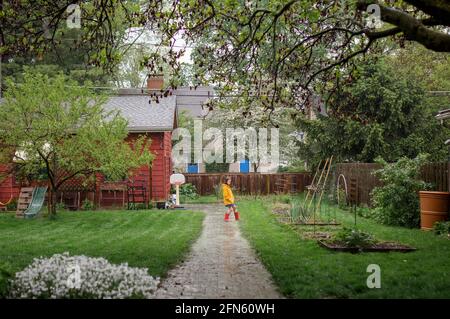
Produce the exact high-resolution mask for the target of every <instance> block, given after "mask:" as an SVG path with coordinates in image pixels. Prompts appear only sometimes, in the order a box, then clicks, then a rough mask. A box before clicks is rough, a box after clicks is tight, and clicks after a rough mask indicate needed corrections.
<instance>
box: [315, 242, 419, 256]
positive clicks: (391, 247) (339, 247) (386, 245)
mask: <svg viewBox="0 0 450 319" xmlns="http://www.w3.org/2000/svg"><path fill="white" fill-rule="evenodd" d="M318 243H319V245H320V246H322V247H325V248H327V249H329V250H334V251H343V252H352V253H358V252H390V251H395V252H404V253H406V252H411V251H415V250H416V248H414V247H411V246H408V245H403V244H399V243H396V242H388V241H384V242H378V243H375V244H373V245H372V246H369V247H347V246H345V245H344V244H343V243H341V242H338V241H330V240H319V241H318Z"/></svg>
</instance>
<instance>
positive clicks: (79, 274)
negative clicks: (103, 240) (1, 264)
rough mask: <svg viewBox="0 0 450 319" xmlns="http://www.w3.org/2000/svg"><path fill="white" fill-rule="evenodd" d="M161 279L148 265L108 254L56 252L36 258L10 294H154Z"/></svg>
mask: <svg viewBox="0 0 450 319" xmlns="http://www.w3.org/2000/svg"><path fill="white" fill-rule="evenodd" d="M158 283H159V278H153V277H152V276H150V275H149V274H148V272H147V269H146V268H136V267H129V266H128V264H126V263H124V264H120V265H114V264H111V263H109V262H108V261H107V260H106V259H105V258H93V257H87V256H83V255H81V256H70V255H69V253H63V254H56V255H53V256H52V257H50V258H42V257H41V258H36V259H34V261H33V262H32V263H31V264H30V265H29V266H27V267H26V268H25V269H24V270H22V271H20V272H18V273H16V275H15V278H14V279H12V281H11V286H10V290H9V297H10V298H53V299H59V298H93V299H97V298H105V299H124V298H152V296H153V294H154V292H155V290H156V288H157V286H158Z"/></svg>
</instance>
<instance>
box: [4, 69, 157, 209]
mask: <svg viewBox="0 0 450 319" xmlns="http://www.w3.org/2000/svg"><path fill="white" fill-rule="evenodd" d="M104 102H105V98H104V97H103V96H99V95H94V94H92V92H91V91H90V90H89V89H87V88H85V87H80V86H76V85H75V83H74V82H73V81H69V80H68V79H67V78H66V77H65V76H64V75H62V74H60V75H58V76H57V77H55V78H49V77H47V76H45V75H41V74H32V73H26V74H25V75H24V82H23V83H22V84H16V83H13V82H12V81H10V83H8V89H7V90H6V92H5V99H4V100H3V103H2V105H1V107H0V132H1V134H0V142H1V144H2V148H1V150H0V152H1V153H0V155H1V157H2V161H1V162H3V163H11V161H14V162H15V164H16V167H18V168H19V169H20V170H21V171H22V172H25V173H31V174H37V173H40V172H41V171H42V169H43V170H44V171H45V174H46V177H47V179H48V182H49V186H50V190H51V194H52V196H50V200H51V205H50V207H49V208H50V212H51V213H52V214H54V213H56V208H55V200H56V195H57V192H58V190H59V188H60V187H61V185H63V184H64V183H65V182H66V181H67V180H69V179H71V178H74V177H85V178H88V177H90V176H92V174H94V173H96V172H101V173H104V174H105V175H108V176H109V177H110V178H122V177H123V176H124V175H126V174H128V173H129V172H130V170H131V169H132V168H135V167H139V166H141V165H144V164H147V165H150V164H151V162H152V160H153V155H152V154H151V153H150V151H149V148H148V147H146V143H147V142H148V139H145V137H142V138H140V139H138V140H137V141H136V142H134V143H133V144H129V143H126V142H125V138H126V137H127V135H128V132H127V122H126V120H125V119H124V118H122V117H120V116H119V115H118V114H117V113H106V112H104V111H103V109H102V104H103V103H104Z"/></svg>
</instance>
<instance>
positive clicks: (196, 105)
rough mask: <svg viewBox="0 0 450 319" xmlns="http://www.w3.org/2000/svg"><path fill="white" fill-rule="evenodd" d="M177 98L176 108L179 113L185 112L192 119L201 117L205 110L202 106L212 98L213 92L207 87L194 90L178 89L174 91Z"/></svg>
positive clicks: (187, 88)
mask: <svg viewBox="0 0 450 319" xmlns="http://www.w3.org/2000/svg"><path fill="white" fill-rule="evenodd" d="M174 94H175V95H176V96H177V107H178V110H179V111H186V112H187V113H188V114H189V115H191V116H193V117H203V116H204V115H206V113H207V112H206V111H207V110H203V108H202V105H203V104H204V103H205V102H206V101H207V100H208V99H210V98H213V96H214V90H213V88H212V87H209V86H200V87H198V88H196V89H194V88H190V87H180V88H178V89H176V90H175V92H174Z"/></svg>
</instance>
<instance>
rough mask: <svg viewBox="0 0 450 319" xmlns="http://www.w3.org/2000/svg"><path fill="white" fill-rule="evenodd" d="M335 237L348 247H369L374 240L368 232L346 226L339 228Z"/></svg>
mask: <svg viewBox="0 0 450 319" xmlns="http://www.w3.org/2000/svg"><path fill="white" fill-rule="evenodd" d="M335 238H336V239H337V240H338V241H340V242H342V243H343V244H345V245H346V246H347V247H350V248H358V247H369V246H371V245H372V244H374V242H375V239H374V238H373V236H372V235H370V234H369V233H365V232H363V231H361V230H358V229H355V228H347V227H344V228H343V229H342V230H340V231H339V232H338V233H337V234H336V237H335Z"/></svg>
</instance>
